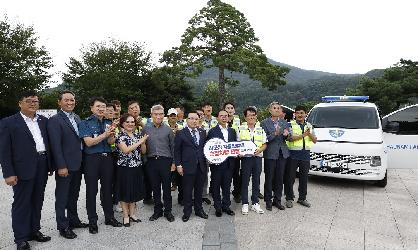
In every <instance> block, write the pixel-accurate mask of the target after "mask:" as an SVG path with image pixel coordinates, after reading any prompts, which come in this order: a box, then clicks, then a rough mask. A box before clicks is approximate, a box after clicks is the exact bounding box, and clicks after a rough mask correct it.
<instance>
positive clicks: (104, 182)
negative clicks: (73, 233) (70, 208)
mask: <svg viewBox="0 0 418 250" xmlns="http://www.w3.org/2000/svg"><path fill="white" fill-rule="evenodd" d="M84 178H85V182H86V192H87V194H86V206H87V216H88V218H89V223H90V224H93V225H94V224H97V219H98V217H97V213H96V196H97V190H98V181H99V180H100V190H101V191H102V193H103V199H102V207H103V212H104V215H105V219H106V220H109V219H112V218H114V215H113V204H112V193H113V161H112V156H111V155H110V153H108V154H107V156H105V155H102V154H90V155H86V156H85V174H84Z"/></svg>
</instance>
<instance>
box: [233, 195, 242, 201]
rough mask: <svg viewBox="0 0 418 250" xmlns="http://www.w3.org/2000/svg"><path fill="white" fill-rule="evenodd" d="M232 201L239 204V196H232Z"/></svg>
mask: <svg viewBox="0 0 418 250" xmlns="http://www.w3.org/2000/svg"><path fill="white" fill-rule="evenodd" d="M234 201H235V202H236V203H241V196H240V195H237V196H234Z"/></svg>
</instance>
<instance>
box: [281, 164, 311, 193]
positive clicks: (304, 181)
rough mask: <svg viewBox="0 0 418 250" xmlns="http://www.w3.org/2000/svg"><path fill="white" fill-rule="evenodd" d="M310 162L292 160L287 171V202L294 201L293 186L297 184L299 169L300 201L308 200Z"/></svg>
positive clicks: (285, 187)
mask: <svg viewBox="0 0 418 250" xmlns="http://www.w3.org/2000/svg"><path fill="white" fill-rule="evenodd" d="M309 166H310V162H309V161H301V160H294V159H291V160H290V164H288V168H286V171H285V185H284V193H285V194H286V200H293V199H294V198H295V195H294V193H293V184H294V183H295V177H296V170H297V169H298V168H299V187H298V191H299V198H298V199H299V200H306V195H307V190H308V173H309Z"/></svg>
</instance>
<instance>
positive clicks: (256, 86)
mask: <svg viewBox="0 0 418 250" xmlns="http://www.w3.org/2000/svg"><path fill="white" fill-rule="evenodd" d="M269 62H270V63H272V64H274V65H279V66H283V67H287V68H289V69H290V72H289V73H288V74H287V75H286V77H285V79H286V85H285V86H280V87H279V88H278V89H277V90H276V91H268V90H267V89H264V88H262V87H261V84H260V83H259V82H258V81H254V80H251V79H250V78H249V77H248V76H247V75H243V74H240V73H231V72H225V76H227V77H233V78H234V79H236V80H239V82H240V84H239V85H238V86H236V87H228V88H227V91H228V92H229V93H230V94H231V95H232V96H233V97H234V99H235V102H236V106H237V108H238V109H240V110H242V109H244V108H245V107H247V106H249V105H255V106H257V107H259V106H263V107H264V106H266V105H268V104H269V103H270V102H272V101H278V102H280V103H283V104H285V105H287V106H296V105H298V104H301V103H305V102H319V101H320V99H321V97H322V96H325V95H344V94H345V93H346V91H347V89H348V88H354V87H355V86H356V85H357V84H358V82H359V80H360V79H361V77H379V76H382V75H383V71H384V70H382V69H376V70H371V71H369V72H367V73H366V74H336V73H329V72H322V71H316V70H305V69H301V68H298V67H295V66H291V65H287V64H284V63H280V62H276V61H273V60H269ZM188 81H189V83H190V84H191V85H192V86H193V90H194V93H195V94H196V95H197V96H200V95H201V94H202V93H203V91H204V89H205V87H206V85H207V84H208V83H209V82H217V81H218V69H217V68H211V69H206V70H205V71H204V72H203V73H202V74H201V75H200V76H199V77H197V78H193V79H189V80H188Z"/></svg>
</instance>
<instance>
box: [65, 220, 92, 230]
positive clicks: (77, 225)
mask: <svg viewBox="0 0 418 250" xmlns="http://www.w3.org/2000/svg"><path fill="white" fill-rule="evenodd" d="M88 227H89V224H87V223H83V222H81V221H80V222H79V223H77V224H71V223H70V228H71V229H74V228H88Z"/></svg>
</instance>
